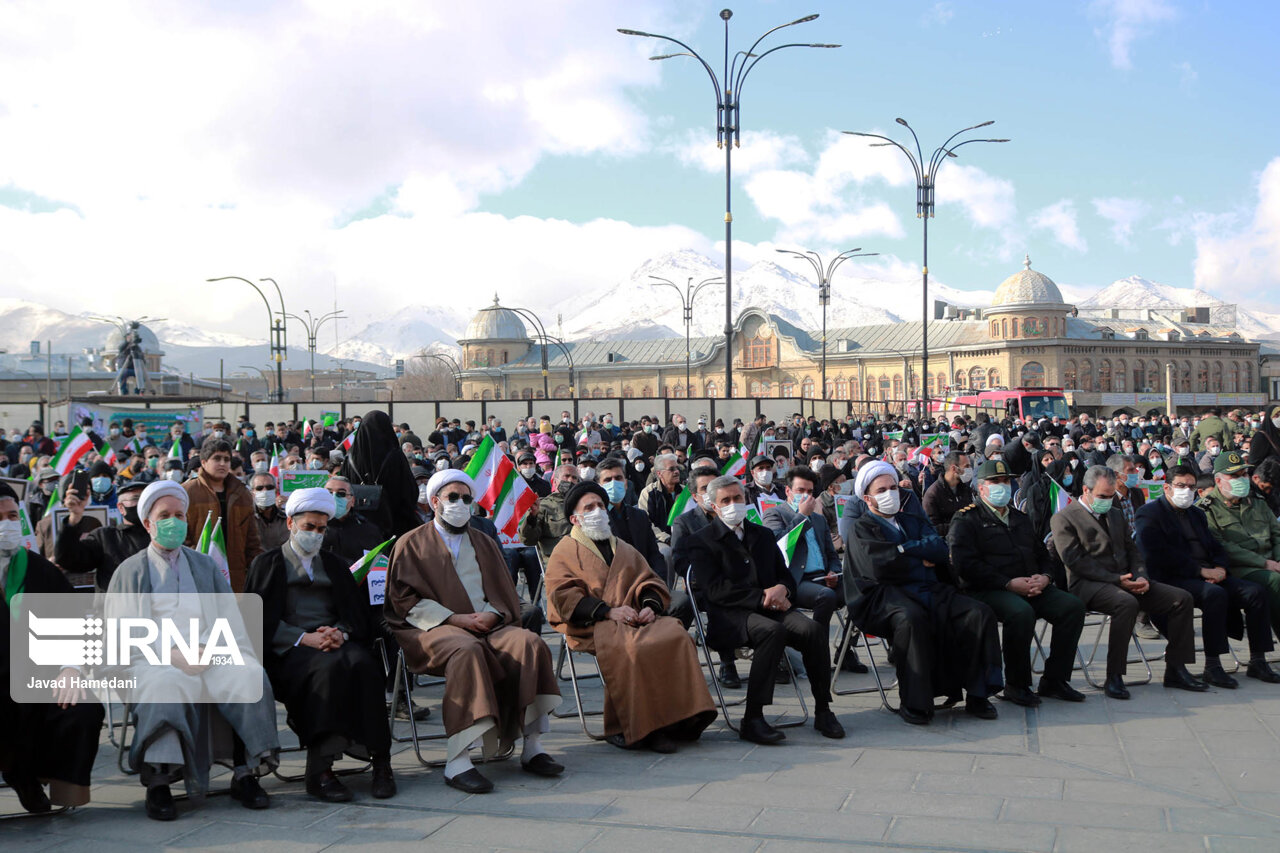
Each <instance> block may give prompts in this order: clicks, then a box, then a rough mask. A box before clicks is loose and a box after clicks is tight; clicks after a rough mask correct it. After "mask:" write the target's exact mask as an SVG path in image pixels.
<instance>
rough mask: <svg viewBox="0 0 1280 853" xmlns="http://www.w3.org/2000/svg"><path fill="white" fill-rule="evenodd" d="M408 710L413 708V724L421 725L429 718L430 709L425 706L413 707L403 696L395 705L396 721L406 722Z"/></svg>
mask: <svg viewBox="0 0 1280 853" xmlns="http://www.w3.org/2000/svg"><path fill="white" fill-rule="evenodd" d="M410 708H413V720H414V722H417V723H421V722H424V721H425V720H428V719H430V717H431V709H430V708H428V707H427V706H426V705H414V704H413V703H411V702H406V701H405V698H404V696H401V697H400V701H399V702H397V703H396V719H397V720H408V719H409V709H410Z"/></svg>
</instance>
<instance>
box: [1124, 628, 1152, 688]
mask: <svg viewBox="0 0 1280 853" xmlns="http://www.w3.org/2000/svg"><path fill="white" fill-rule="evenodd" d="M1133 647H1134V648H1135V649H1137V651H1138V657H1137V659H1136V660H1135V659H1134V658H1130V659H1129V663H1141V664H1142V665H1143V666H1144V667H1146V669H1147V675H1146V677H1145V678H1143V679H1142V680H1141V681H1129V679H1128V677H1127V676H1126V678H1125V682H1126V683H1127V684H1150V683H1151V680H1152V678H1154V677H1155V676H1154V673H1152V672H1151V660H1150V659H1149V658H1148V657H1147V653H1146V652H1145V651H1143V650H1142V641H1141V640H1139V639H1138V632H1137V631H1134V632H1133Z"/></svg>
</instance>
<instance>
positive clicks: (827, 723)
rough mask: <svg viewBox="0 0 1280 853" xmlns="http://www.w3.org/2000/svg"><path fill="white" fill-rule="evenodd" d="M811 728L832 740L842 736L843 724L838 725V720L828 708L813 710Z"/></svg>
mask: <svg viewBox="0 0 1280 853" xmlns="http://www.w3.org/2000/svg"><path fill="white" fill-rule="evenodd" d="M813 730H814V731H815V732H817V733H818V734H820V735H822V736H823V737H829V738H831V739H832V740H840V739H841V738H843V737H844V726H842V725H840V720H839V719H837V718H836V715H835V712H834V711H832V710H831V709H830V708H828V709H826V710H825V711H814V713H813Z"/></svg>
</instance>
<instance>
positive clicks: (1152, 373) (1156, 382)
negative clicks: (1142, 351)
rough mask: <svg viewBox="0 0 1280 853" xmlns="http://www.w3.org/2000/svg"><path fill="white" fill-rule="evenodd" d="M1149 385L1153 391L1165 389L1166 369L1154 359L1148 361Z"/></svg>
mask: <svg viewBox="0 0 1280 853" xmlns="http://www.w3.org/2000/svg"><path fill="white" fill-rule="evenodd" d="M1147 387H1148V388H1150V389H1151V390H1152V391H1163V390H1164V371H1163V370H1161V369H1160V364H1159V362H1157V361H1155V360H1154V359H1153V360H1152V361H1148V362H1147Z"/></svg>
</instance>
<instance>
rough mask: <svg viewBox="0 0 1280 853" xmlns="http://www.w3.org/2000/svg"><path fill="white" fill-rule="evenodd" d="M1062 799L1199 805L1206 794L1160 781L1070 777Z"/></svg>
mask: <svg viewBox="0 0 1280 853" xmlns="http://www.w3.org/2000/svg"><path fill="white" fill-rule="evenodd" d="M1062 798H1063V799H1064V800H1069V801H1072V802H1078V803H1131V804H1134V805H1147V806H1179V807H1182V806H1186V807H1197V806H1203V805H1204V804H1205V799H1206V798H1204V797H1201V796H1199V795H1195V794H1192V793H1190V792H1187V793H1183V794H1179V793H1175V792H1173V791H1170V790H1169V787H1168V786H1167V785H1164V784H1161V783H1159V782H1143V781H1141V780H1111V779H1090V780H1081V779H1068V780H1067V783H1066V790H1065V791H1064V792H1063V795H1062Z"/></svg>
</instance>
